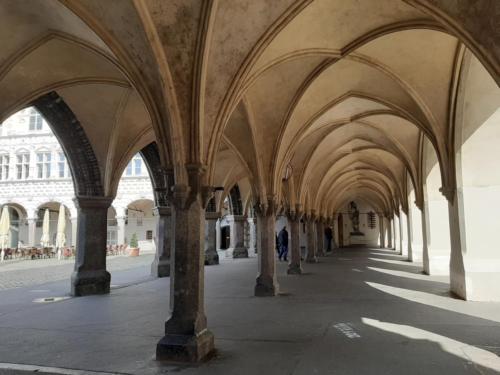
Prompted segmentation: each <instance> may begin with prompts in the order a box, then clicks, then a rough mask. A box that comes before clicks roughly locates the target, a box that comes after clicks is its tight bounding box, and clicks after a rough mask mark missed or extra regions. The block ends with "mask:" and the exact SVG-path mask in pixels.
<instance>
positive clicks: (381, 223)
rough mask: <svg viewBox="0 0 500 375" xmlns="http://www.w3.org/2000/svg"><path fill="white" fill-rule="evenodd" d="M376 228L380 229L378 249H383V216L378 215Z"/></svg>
mask: <svg viewBox="0 0 500 375" xmlns="http://www.w3.org/2000/svg"><path fill="white" fill-rule="evenodd" d="M378 224H379V225H378V226H379V229H380V248H384V247H385V228H384V216H383V215H378Z"/></svg>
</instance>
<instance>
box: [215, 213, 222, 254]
mask: <svg viewBox="0 0 500 375" xmlns="http://www.w3.org/2000/svg"><path fill="white" fill-rule="evenodd" d="M220 242H221V233H220V219H219V220H217V221H216V223H215V250H217V251H219V250H220Z"/></svg>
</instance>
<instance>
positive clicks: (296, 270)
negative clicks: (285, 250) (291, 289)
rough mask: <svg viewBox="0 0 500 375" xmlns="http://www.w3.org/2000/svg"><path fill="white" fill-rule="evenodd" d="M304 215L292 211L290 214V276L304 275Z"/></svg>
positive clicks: (288, 271)
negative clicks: (302, 248)
mask: <svg viewBox="0 0 500 375" xmlns="http://www.w3.org/2000/svg"><path fill="white" fill-rule="evenodd" d="M301 217H302V213H301V212H300V210H298V209H297V210H296V211H291V212H290V213H289V214H288V221H289V223H290V242H291V246H290V251H291V254H290V263H289V264H288V270H287V273H288V274H289V275H299V274H301V273H302V266H301V264H300V258H301V254H300V219H301Z"/></svg>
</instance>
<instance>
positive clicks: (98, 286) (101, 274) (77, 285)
mask: <svg viewBox="0 0 500 375" xmlns="http://www.w3.org/2000/svg"><path fill="white" fill-rule="evenodd" d="M110 284H111V275H110V273H109V272H108V271H106V270H96V271H78V272H76V271H75V272H73V274H72V275H71V295H72V296H75V297H82V296H90V295H94V294H108V293H109V289H110Z"/></svg>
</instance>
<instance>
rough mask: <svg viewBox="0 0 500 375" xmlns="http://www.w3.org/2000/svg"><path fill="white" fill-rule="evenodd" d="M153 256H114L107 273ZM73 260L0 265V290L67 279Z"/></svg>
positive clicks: (139, 263)
mask: <svg viewBox="0 0 500 375" xmlns="http://www.w3.org/2000/svg"><path fill="white" fill-rule="evenodd" d="M153 257H154V255H153V254H145V255H141V256H139V257H127V256H114V257H108V258H107V269H108V271H109V272H111V273H113V272H114V271H122V270H127V269H132V268H137V267H141V266H146V265H149V264H151V262H152V261H153ZM73 266H74V259H70V260H57V259H38V260H22V261H11V262H9V261H8V262H5V263H3V264H0V290H8V289H14V288H21V287H26V286H33V285H41V284H45V283H49V282H54V281H59V280H65V279H69V278H70V276H71V272H72V271H73Z"/></svg>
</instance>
